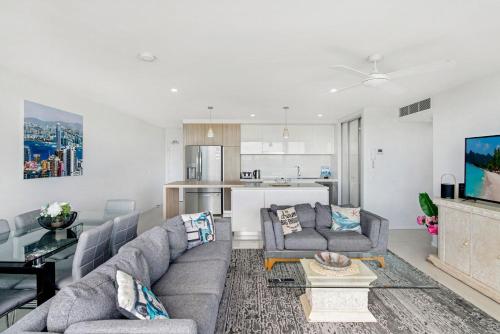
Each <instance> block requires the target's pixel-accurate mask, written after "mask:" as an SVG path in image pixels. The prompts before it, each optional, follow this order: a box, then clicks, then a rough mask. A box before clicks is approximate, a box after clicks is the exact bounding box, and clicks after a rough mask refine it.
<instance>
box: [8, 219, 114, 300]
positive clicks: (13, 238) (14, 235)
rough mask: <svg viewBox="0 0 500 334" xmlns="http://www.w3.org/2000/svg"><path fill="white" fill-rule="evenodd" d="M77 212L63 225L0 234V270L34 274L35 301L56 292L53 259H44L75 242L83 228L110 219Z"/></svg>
mask: <svg viewBox="0 0 500 334" xmlns="http://www.w3.org/2000/svg"><path fill="white" fill-rule="evenodd" d="M101 215H102V214H101ZM78 216H79V218H77V219H76V221H75V222H74V223H73V224H72V225H71V226H69V227H67V228H66V229H61V230H55V231H50V230H47V229H45V228H42V227H41V226H38V225H35V226H32V227H30V228H26V229H16V230H13V231H11V232H9V233H5V234H4V235H1V234H0V273H1V274H22V275H35V276H36V286H37V303H38V305H41V304H42V303H44V302H45V301H47V300H48V299H50V298H51V297H52V296H54V295H55V262H54V261H50V260H47V259H48V258H49V257H50V256H52V255H54V254H57V253H59V252H61V251H63V250H64V249H66V248H68V247H71V246H72V245H75V244H76V243H78V239H79V238H80V235H81V234H82V232H83V231H85V230H88V229H91V228H93V227H95V226H97V225H99V224H102V223H104V222H105V221H107V220H109V219H112V218H110V217H107V218H103V217H99V216H98V215H95V214H80V213H79V215H78Z"/></svg>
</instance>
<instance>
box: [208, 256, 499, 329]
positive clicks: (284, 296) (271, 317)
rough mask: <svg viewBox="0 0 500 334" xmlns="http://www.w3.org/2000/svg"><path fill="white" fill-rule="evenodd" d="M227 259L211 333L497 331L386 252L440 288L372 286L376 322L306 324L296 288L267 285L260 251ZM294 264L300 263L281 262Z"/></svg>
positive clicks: (495, 324)
mask: <svg viewBox="0 0 500 334" xmlns="http://www.w3.org/2000/svg"><path fill="white" fill-rule="evenodd" d="M231 261H232V263H231V268H230V270H229V272H228V277H227V280H226V287H225V289H224V294H223V296H222V300H221V304H220V307H219V316H218V319H217V327H216V333H245V334H246V333H274V334H291V333H297V334H299V333H331V334H344V333H345V334H347V333H354V334H358V333H359V334H372V333H398V334H399V333H401V334H403V333H404V334H406V333H415V334H417V333H418V334H421V333H446V334H448V333H457V334H458V333H460V334H461V333H496V334H497V333H500V323H499V322H498V321H496V320H495V319H493V318H491V317H490V316H488V315H487V314H485V313H484V312H482V311H481V310H479V309H478V308H476V307H475V306H474V305H472V304H470V303H469V302H467V301H465V300H464V299H462V298H461V297H459V296H458V295H457V294H455V293H454V292H452V291H451V290H449V289H448V288H446V287H445V286H443V285H440V284H439V283H438V282H435V281H433V280H432V279H431V278H430V277H428V276H427V275H425V274H424V273H422V272H421V271H419V270H418V269H416V268H415V267H413V266H411V265H410V264H408V263H407V262H405V261H404V260H402V259H401V258H399V257H398V256H396V255H394V254H392V253H391V254H389V255H388V256H387V258H386V263H387V266H396V267H397V268H399V269H398V270H399V271H400V272H407V273H408V276H409V277H410V276H411V277H413V279H415V276H418V277H417V278H416V279H418V280H419V281H420V280H421V281H428V280H431V281H433V284H435V285H438V286H439V287H440V288H439V289H427V290H426V289H424V290H419V289H403V290H401V289H375V290H372V291H371V292H370V293H369V309H370V311H371V312H372V313H373V315H374V316H375V318H376V319H377V321H378V322H377V323H308V322H307V321H306V319H305V316H304V313H303V311H302V306H301V304H300V301H299V296H300V295H301V294H303V293H304V291H303V290H302V289H284V288H268V283H267V278H268V275H266V272H265V270H264V266H263V263H264V259H263V253H262V250H257V249H238V250H234V251H233V256H232V260H231ZM278 265H279V264H278ZM294 265H297V266H300V264H299V263H295V264H292V263H288V264H286V266H294ZM288 268H290V267H288ZM273 271H274V269H273ZM297 271H298V268H297Z"/></svg>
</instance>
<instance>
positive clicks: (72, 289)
mask: <svg viewBox="0 0 500 334" xmlns="http://www.w3.org/2000/svg"><path fill="white" fill-rule="evenodd" d="M118 269H119V270H122V271H124V272H126V273H129V274H130V275H132V276H134V277H137V278H138V279H140V280H141V281H142V282H144V284H145V285H147V286H150V285H149V274H148V271H149V269H148V264H147V262H146V259H145V258H144V256H143V255H142V253H141V252H140V251H139V250H137V249H133V250H129V251H126V252H123V253H121V254H118V255H116V256H114V257H113V258H111V259H110V260H109V261H108V262H106V263H104V264H102V265H101V266H99V267H98V268H96V269H95V270H94V271H92V272H90V273H89V274H88V275H86V276H85V277H83V278H82V279H80V280H78V281H76V282H74V283H72V284H70V285H68V286H67V287H65V288H63V289H62V290H60V291H59V292H58V293H57V294H56V295H55V296H54V297H53V299H52V302H51V304H50V309H49V313H48V316H47V329H48V331H49V332H56V333H63V332H64V331H65V330H66V328H68V327H69V326H71V325H72V324H74V323H78V322H82V321H92V320H104V319H118V318H120V317H121V314H120V312H119V311H118V309H117V308H116V298H117V297H116V296H117V294H116V287H115V277H116V270H118Z"/></svg>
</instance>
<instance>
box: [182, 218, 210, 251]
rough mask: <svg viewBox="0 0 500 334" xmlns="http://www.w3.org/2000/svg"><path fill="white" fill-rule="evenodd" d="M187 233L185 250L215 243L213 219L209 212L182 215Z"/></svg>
mask: <svg viewBox="0 0 500 334" xmlns="http://www.w3.org/2000/svg"><path fill="white" fill-rule="evenodd" d="M182 220H183V221H184V226H185V227H186V233H187V241H188V244H187V249H191V248H193V247H196V246H199V245H201V244H206V243H208V242H210V241H215V225H214V219H213V217H212V214H211V213H210V212H208V211H207V212H200V213H193V214H189V215H182Z"/></svg>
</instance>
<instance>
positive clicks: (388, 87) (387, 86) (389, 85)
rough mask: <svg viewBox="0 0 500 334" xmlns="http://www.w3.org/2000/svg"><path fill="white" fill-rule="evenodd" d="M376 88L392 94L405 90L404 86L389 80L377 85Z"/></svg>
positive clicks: (399, 93) (401, 92) (398, 93)
mask: <svg viewBox="0 0 500 334" xmlns="http://www.w3.org/2000/svg"><path fill="white" fill-rule="evenodd" d="M377 88H378V89H380V90H382V91H384V92H387V93H390V94H393V95H401V94H403V93H404V92H405V91H406V89H405V88H404V87H401V86H399V85H397V84H395V83H394V82H391V81H387V82H385V83H384V84H382V85H380V86H378V87H377Z"/></svg>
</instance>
